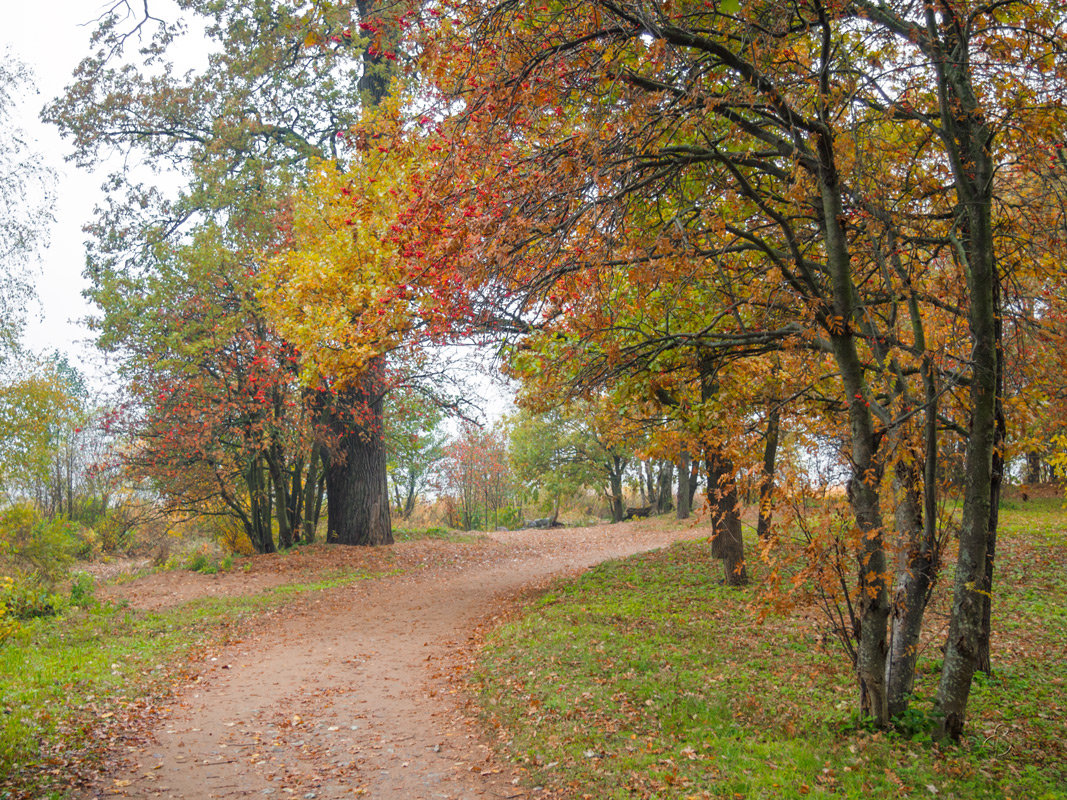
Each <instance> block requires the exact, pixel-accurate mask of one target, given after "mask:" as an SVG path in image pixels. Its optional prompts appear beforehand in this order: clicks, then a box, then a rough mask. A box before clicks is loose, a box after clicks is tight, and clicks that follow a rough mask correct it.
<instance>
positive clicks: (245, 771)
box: [81, 523, 703, 800]
mask: <svg viewBox="0 0 1067 800" xmlns="http://www.w3.org/2000/svg"><path fill="white" fill-rule="evenodd" d="M656 527H657V526H655V525H654V524H652V523H638V524H632V525H620V526H602V527H597V528H581V529H572V530H563V531H559V530H557V531H546V532H542V531H536V532H535V531H523V532H515V533H499V534H494V538H495V539H496V541H497V544H496V545H494V546H489V547H484V548H481V549H479V550H477V551H476V554H475V555H474V556H473V557H469V558H465V559H460V560H459V561H456V562H453V563H450V564H440V565H437V566H434V567H433V568H425V569H419V570H412V571H409V572H406V573H404V574H402V575H395V576H391V577H387V578H381V579H376V580H368V581H362V582H358V583H355V584H351V585H349V586H345V587H342V588H338V589H333V590H330V591H327V592H320V593H315V594H314V595H309V596H305V598H304V599H303V600H302V601H300V602H299V603H297V604H296V605H295V606H294V607H293V608H292V609H290V610H289V612H288V613H286V614H283V615H279V616H278V617H276V618H272V619H271V620H270V621H269V622H267V621H265V623H264V624H262V625H256V626H254V630H253V632H252V633H251V635H250V636H249V637H247V638H246V639H245V640H244V641H242V642H239V643H236V644H234V645H232V646H230V647H228V648H227V649H225V650H223V651H220V652H216V653H212V654H209V655H207V656H205V661H204V664H203V665H201V667H200V668H199V669H198V670H197V671H198V672H199V675H200V676H199V677H198V678H197V681H196V682H195V683H193V684H191V685H190V686H189V687H188V688H187V689H186V690H185V691H183V692H181V693H179V694H178V695H177V696H176V697H175V698H174V699H173V700H172V702H171V703H170V704H169V706H168V708H167V709H165V710H164V713H163V716H162V717H161V723H160V724H159V725H158V726H157V728H156V730H154V731H153V732H152V736H151V741H150V742H149V743H148V744H147V745H146V746H143V747H131V748H130V752H129V753H127V754H126V756H125V758H123V759H122V760H121V761H120V762H119V763H121V764H122V765H123V766H122V767H121V768H118V769H117V770H116V771H115V773H114V774H110V775H107V776H105V777H104V778H102V779H101V781H100V782H99V784H98V785H97V786H95V787H93V788H92V789H91V790H89V791H86V792H84V793H83V794H82V795H81V797H82V798H104V797H137V798H140V797H144V798H149V797H162V798H243V797H273V798H288V797H297V798H308V800H310V799H311V798H318V799H319V800H327V799H328V798H330V799H332V798H346V797H353V796H366V797H371V798H381V799H382V800H385V799H392V798H397V800H400V799H401V798H403V800H445V798H456V799H457V800H458V799H460V798H462V799H463V800H467V798H478V797H487V798H527V797H537V796H538V795H539V792H536V791H534V792H529V793H528V792H527V791H525V790H524V789H522V788H521V786H520V785H519V775H518V773H517V772H516V771H515V770H514V769H513V768H511V767H509V766H506V765H500V764H497V763H496V762H495V761H494V759H493V757H492V755H491V753H490V751H489V749H488V747H487V746H486V744H485V743H484V742H482V741H481V740H480V739H479V736H478V732H477V730H476V728H475V726H474V725H473V724H472V722H471V720H470V719H469V717H467V716H466V715H465V714H464V712H463V708H462V699H461V698H460V697H459V696H457V695H456V693H455V689H454V687H453V685H452V683H451V682H450V680H449V676H450V675H451V674H452V673H454V672H456V671H458V670H462V669H463V667H464V664H465V662H464V661H463V657H464V649H465V645H466V644H467V642H468V640H469V638H470V636H471V632H472V631H473V630H475V629H476V627H477V626H478V624H479V623H480V622H481V621H483V620H485V619H486V618H487V617H489V616H491V615H492V614H493V613H494V612H496V611H499V610H500V609H501V608H502V607H503V606H505V605H507V601H508V599H509V598H511V597H513V596H514V595H515V594H516V593H517V592H519V591H521V590H522V589H523V588H524V587H530V586H532V585H536V584H538V583H540V582H542V581H543V580H545V579H547V578H549V577H551V576H554V575H560V574H565V573H568V572H573V571H576V570H580V569H583V568H585V567H588V566H590V565H592V564H596V563H599V562H601V561H604V560H606V559H609V558H614V557H618V556H623V555H629V554H632V553H636V552H640V551H643V550H648V549H652V548H656V547H661V546H663V545H665V544H668V543H669V542H671V541H675V540H678V539H686V538H697V537H698V536H700V535H702V533H703V532H702V531H701V530H700V529H691V528H686V529H681V530H669V531H664V530H657V529H656ZM403 547H405V548H408V549H410V550H411V552H412V553H417V552H418V548H419V547H420V544H419V543H412V544H409V545H404V546H403ZM409 555H410V554H409ZM172 588H173V587H172ZM172 594H174V592H173V591H172Z"/></svg>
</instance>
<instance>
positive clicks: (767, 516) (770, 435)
mask: <svg viewBox="0 0 1067 800" xmlns="http://www.w3.org/2000/svg"><path fill="white" fill-rule="evenodd" d="M781 416H782V412H781V409H780V408H779V407H778V406H774V407H772V408H771V410H770V413H769V414H768V415H767V437H766V441H765V442H764V445H763V473H762V475H761V476H760V484H759V520H758V521H757V523H756V536H758V537H759V540H760V541H761V542H762V541H763V540H764V539H766V538H767V537H768V536H770V533H771V522H772V519H773V510H772V508H771V502H772V500H773V495H774V470H775V462H776V461H777V457H778V429H779V422H780V421H781Z"/></svg>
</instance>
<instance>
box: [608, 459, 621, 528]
mask: <svg viewBox="0 0 1067 800" xmlns="http://www.w3.org/2000/svg"><path fill="white" fill-rule="evenodd" d="M606 466H607V470H608V487H609V491H610V493H611V494H610V496H609V498H608V499H609V500H610V502H611V521H612V522H622V518H623V517H624V516H626V508H625V506H624V505H623V502H622V473H623V470H624V469H625V462H623V461H622V459H620V458H619V457H618V456H608V461H607V462H606Z"/></svg>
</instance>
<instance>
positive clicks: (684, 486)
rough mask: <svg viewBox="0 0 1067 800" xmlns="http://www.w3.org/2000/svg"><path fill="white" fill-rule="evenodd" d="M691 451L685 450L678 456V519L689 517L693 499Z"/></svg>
mask: <svg viewBox="0 0 1067 800" xmlns="http://www.w3.org/2000/svg"><path fill="white" fill-rule="evenodd" d="M691 460H692V459H690V457H689V451H688V450H683V451H682V453H681V455H680V456H679V458H678V511H677V517H678V519H689V509H690V501H691V500H692V499H693V498H692V495H691V494H690V492H689V465H690V461H691Z"/></svg>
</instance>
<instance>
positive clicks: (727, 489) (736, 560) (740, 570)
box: [705, 447, 748, 586]
mask: <svg viewBox="0 0 1067 800" xmlns="http://www.w3.org/2000/svg"><path fill="white" fill-rule="evenodd" d="M705 460H706V462H707V470H708V505H709V508H710V509H711V554H712V556H714V557H715V558H721V559H722V561H723V567H724V568H725V571H726V585H727V586H744V585H745V584H747V583H748V571H747V569H746V568H745V543H744V539H743V537H742V535H741V503H740V500H739V499H738V496H737V482H736V481H735V480H734V465H733V462H732V461H731V460H730V459H729V458H728V457H727V456H726V455H725V454H724V453H723V452H722V450H721V449H719V448H718V447H709V448H708V449H707V450H706V451H705Z"/></svg>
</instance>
